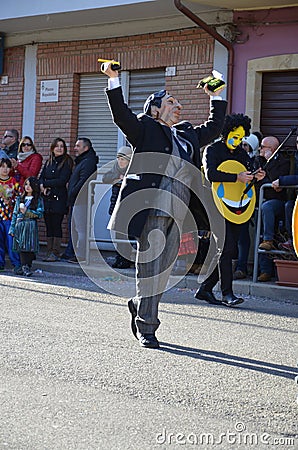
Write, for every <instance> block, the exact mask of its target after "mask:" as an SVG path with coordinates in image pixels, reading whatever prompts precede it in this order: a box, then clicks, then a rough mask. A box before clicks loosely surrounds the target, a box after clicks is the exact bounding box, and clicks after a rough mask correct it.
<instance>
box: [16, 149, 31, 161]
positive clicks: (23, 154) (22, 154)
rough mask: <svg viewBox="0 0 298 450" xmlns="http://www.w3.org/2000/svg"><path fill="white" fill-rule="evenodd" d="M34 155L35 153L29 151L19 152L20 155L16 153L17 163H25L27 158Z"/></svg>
mask: <svg viewBox="0 0 298 450" xmlns="http://www.w3.org/2000/svg"><path fill="white" fill-rule="evenodd" d="M34 153H35V151H34V150H30V152H20V153H18V161H19V162H23V161H25V159H27V158H28V156H31V155H33V154H34Z"/></svg>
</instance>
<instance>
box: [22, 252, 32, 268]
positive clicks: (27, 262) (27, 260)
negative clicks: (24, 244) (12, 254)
mask: <svg viewBox="0 0 298 450" xmlns="http://www.w3.org/2000/svg"><path fill="white" fill-rule="evenodd" d="M20 258H21V264H22V266H29V267H31V266H32V261H34V259H36V255H35V253H34V252H20Z"/></svg>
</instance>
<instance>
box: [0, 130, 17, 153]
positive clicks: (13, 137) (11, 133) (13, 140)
mask: <svg viewBox="0 0 298 450" xmlns="http://www.w3.org/2000/svg"><path fill="white" fill-rule="evenodd" d="M2 144H3V150H4V151H5V153H6V155H7V156H8V158H10V159H11V158H14V159H16V158H17V154H18V148H19V132H18V131H17V130H15V129H12V130H6V131H5V133H4V135H3V138H2Z"/></svg>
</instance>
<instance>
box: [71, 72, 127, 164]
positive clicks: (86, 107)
mask: <svg viewBox="0 0 298 450" xmlns="http://www.w3.org/2000/svg"><path fill="white" fill-rule="evenodd" d="M106 87H107V77H106V76H105V75H100V74H95V75H81V78H80V100H79V118H78V136H85V137H88V138H90V139H91V141H92V144H93V147H94V150H95V151H96V153H97V155H98V156H99V163H100V166H102V165H104V164H106V163H107V162H109V161H111V160H112V159H114V158H115V155H116V152H117V143H118V129H117V127H116V125H115V124H114V123H113V121H112V117H111V112H110V109H109V106H108V102H107V98H106V94H105V89H106Z"/></svg>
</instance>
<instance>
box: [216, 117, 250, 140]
mask: <svg viewBox="0 0 298 450" xmlns="http://www.w3.org/2000/svg"><path fill="white" fill-rule="evenodd" d="M250 123H251V119H250V118H249V117H248V116H245V115H244V114H242V113H239V114H236V113H233V114H229V115H227V116H226V117H225V121H224V126H223V129H222V132H221V136H222V139H223V141H225V140H226V139H227V137H228V134H229V133H230V132H231V131H233V130H235V129H236V128H238V127H241V126H242V127H243V129H244V132H245V136H249V132H250Z"/></svg>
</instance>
